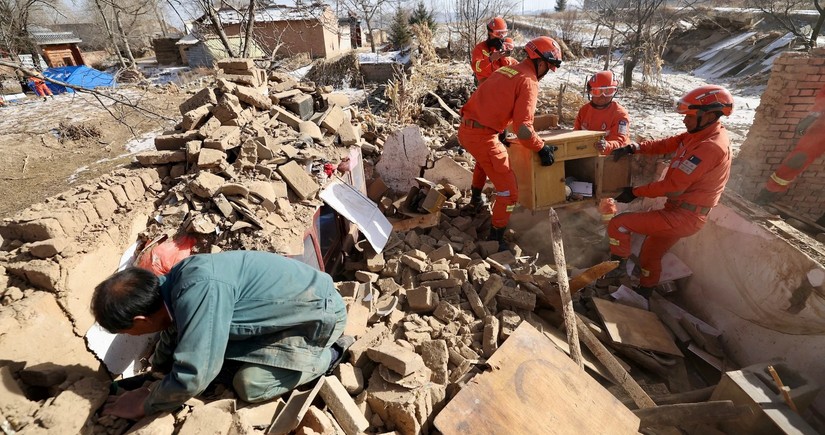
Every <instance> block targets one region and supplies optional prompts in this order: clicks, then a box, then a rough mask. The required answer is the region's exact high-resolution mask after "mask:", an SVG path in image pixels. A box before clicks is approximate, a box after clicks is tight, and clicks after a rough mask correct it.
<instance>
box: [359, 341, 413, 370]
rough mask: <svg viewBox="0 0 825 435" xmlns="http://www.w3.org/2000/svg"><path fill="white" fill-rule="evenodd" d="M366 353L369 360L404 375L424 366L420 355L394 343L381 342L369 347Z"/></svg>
mask: <svg viewBox="0 0 825 435" xmlns="http://www.w3.org/2000/svg"><path fill="white" fill-rule="evenodd" d="M367 355H368V356H369V358H370V359H371V360H373V361H375V362H377V363H380V364H384V365H385V366H386V367H387V368H388V369H390V370H392V371H394V372H396V373H398V374H400V375H404V376H406V375H409V374H411V373H413V372H415V371H417V370H419V369H421V368H423V367H425V365H424V360H423V359H421V355H418V354H417V353H415V352H413V351H411V350H409V349H407V348H404V347H402V346H399V345H397V344H395V343H383V344H381V345H380V346H378V347H373V348H370V349H368V350H367Z"/></svg>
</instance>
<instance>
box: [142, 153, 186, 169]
mask: <svg viewBox="0 0 825 435" xmlns="http://www.w3.org/2000/svg"><path fill="white" fill-rule="evenodd" d="M135 158H136V159H137V161H138V163H140V164H141V165H143V166H153V165H167V164H169V163H179V162H185V161H186V151H143V152H141V153H138V154H136V155H135Z"/></svg>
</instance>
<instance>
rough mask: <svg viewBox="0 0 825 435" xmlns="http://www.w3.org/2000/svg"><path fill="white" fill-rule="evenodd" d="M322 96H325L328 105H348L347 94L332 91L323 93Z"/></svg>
mask: <svg viewBox="0 0 825 435" xmlns="http://www.w3.org/2000/svg"><path fill="white" fill-rule="evenodd" d="M324 98H326V100H327V103H329V104H330V105H333V104H334V105H336V106H340V107H347V106H349V105H350V101H349V95H347V94H342V93H336V92H333V93H330V94H326V95H324Z"/></svg>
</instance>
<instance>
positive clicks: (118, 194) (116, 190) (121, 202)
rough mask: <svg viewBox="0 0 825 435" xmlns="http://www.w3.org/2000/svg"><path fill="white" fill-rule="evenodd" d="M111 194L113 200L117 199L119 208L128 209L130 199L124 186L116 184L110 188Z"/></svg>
mask: <svg viewBox="0 0 825 435" xmlns="http://www.w3.org/2000/svg"><path fill="white" fill-rule="evenodd" d="M108 190H109V193H111V194H112V198H114V199H115V202H116V203H117V205H118V207H126V206H127V205H129V197H128V196H126V191H125V190H123V186H121V185H119V184H115V185H114V186H109V189H108Z"/></svg>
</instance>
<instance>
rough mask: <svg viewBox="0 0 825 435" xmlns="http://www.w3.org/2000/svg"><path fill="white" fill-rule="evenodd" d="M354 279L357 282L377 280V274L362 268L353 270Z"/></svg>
mask: <svg viewBox="0 0 825 435" xmlns="http://www.w3.org/2000/svg"><path fill="white" fill-rule="evenodd" d="M355 279H356V280H358V282H365V283H366V282H378V274H377V273H373V272H366V271H363V270H356V271H355Z"/></svg>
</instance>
